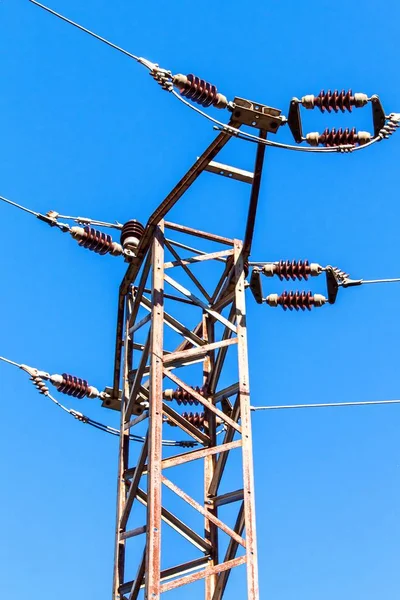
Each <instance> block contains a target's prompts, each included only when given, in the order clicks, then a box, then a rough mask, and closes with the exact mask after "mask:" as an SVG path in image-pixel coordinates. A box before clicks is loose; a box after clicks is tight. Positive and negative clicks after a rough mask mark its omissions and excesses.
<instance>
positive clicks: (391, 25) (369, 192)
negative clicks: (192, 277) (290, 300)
mask: <svg viewBox="0 0 400 600" xmlns="http://www.w3.org/2000/svg"><path fill="white" fill-rule="evenodd" d="M51 6H52V7H53V8H54V9H56V10H59V11H60V12H64V13H66V14H67V15H68V16H69V17H71V18H72V19H75V20H77V21H79V22H81V23H83V24H84V25H86V26H88V27H89V28H92V29H94V30H96V31H98V32H99V33H100V34H102V35H104V36H105V37H108V38H110V39H112V40H113V41H114V42H116V43H118V44H120V45H121V46H124V47H126V48H127V49H129V50H131V51H133V52H134V53H137V54H139V55H142V56H146V57H148V58H150V59H151V60H153V61H155V62H158V63H160V64H161V65H162V66H165V67H166V68H169V69H171V70H172V71H173V72H183V73H189V72H194V73H196V74H199V75H200V76H203V77H205V78H206V79H208V80H210V81H212V82H213V83H215V84H216V85H217V86H218V88H219V89H220V90H221V91H222V92H223V93H226V94H227V95H228V96H229V97H230V98H232V97H233V96H234V95H238V96H242V97H249V98H251V99H253V100H257V101H259V102H263V103H265V104H269V105H271V106H277V107H280V108H282V109H283V111H284V112H286V111H287V109H288V105H289V101H290V98H291V97H292V96H301V95H303V94H307V93H318V92H319V91H320V89H322V88H332V89H333V88H336V87H338V88H340V89H341V88H342V87H344V88H349V87H351V88H352V89H353V90H354V91H360V92H366V93H368V94H373V93H378V94H380V96H381V99H382V101H383V104H384V106H385V108H386V111H387V112H392V111H400V84H399V78H398V56H399V35H400V26H399V22H400V5H399V4H398V2H395V1H394V0H392V1H388V2H384V3H376V2H370V1H366V2H363V3H357V2H353V3H346V4H343V3H340V2H336V3H332V2H326V1H322V2H321V1H320V2H314V1H310V2H307V3H279V2H273V3H272V2H263V3H258V4H257V5H256V4H253V5H252V4H249V3H247V4H246V3H244V4H243V2H239V1H237V0H231V1H230V2H225V1H221V2H216V3H205V4H204V3H203V4H201V3H200V4H199V3H193V2H188V1H181V2H175V3H174V2H172V3H171V2H153V3H150V2H146V3H140V2H139V3H138V2H129V1H128V0H114V1H113V2H109V1H105V0H97V1H94V0H86V2H79V1H78V0H69V1H67V0H52V3H51ZM0 48H1V56H2V59H1V60H0V78H1V82H2V93H1V94H0V122H1V129H0V135H1V144H0V153H1V158H0V181H1V185H0V193H1V194H2V195H5V196H8V197H10V198H12V199H13V200H15V201H17V202H21V203H22V204H25V205H28V206H30V207H32V208H35V209H37V210H40V211H42V212H46V211H47V210H49V209H55V210H58V211H59V212H63V213H64V214H65V213H67V214H80V215H84V216H92V217H96V218H98V219H103V220H115V219H117V220H118V221H122V222H123V221H124V220H127V219H129V218H139V219H141V220H142V221H146V220H147V217H148V216H149V214H150V212H151V211H152V210H153V209H154V208H155V207H156V205H157V204H158V203H159V202H160V201H161V200H162V199H163V197H164V196H165V195H166V194H167V193H168V191H169V190H170V189H171V187H172V186H173V185H174V184H175V183H176V181H177V180H178V178H179V177H180V176H181V175H182V174H183V173H184V172H185V170H186V169H187V168H188V167H189V166H190V165H191V163H192V162H193V160H194V159H195V158H196V156H198V155H199V154H200V152H201V151H202V150H203V149H204V148H205V147H206V145H207V144H208V143H209V142H210V141H211V140H212V138H213V136H214V135H215V133H214V132H213V130H212V127H211V126H210V124H209V123H207V122H206V121H203V120H202V119H201V118H200V117H197V116H196V115H195V114H194V113H193V112H191V111H189V110H188V109H186V108H185V107H183V106H182V105H181V104H180V103H178V102H176V101H175V100H174V99H173V98H172V97H170V96H168V94H166V93H164V92H163V91H162V90H161V89H160V88H159V87H158V86H157V85H156V84H155V83H154V82H153V81H152V80H151V79H150V77H149V76H148V75H147V73H146V71H145V70H142V69H141V67H140V66H138V65H136V64H135V63H133V62H132V61H130V60H129V59H128V58H125V57H124V56H122V55H120V54H118V53H117V52H114V51H112V50H111V49H109V48H107V47H106V46H104V45H102V44H100V43H99V42H96V41H95V40H93V39H91V38H89V37H88V36H85V35H84V34H82V33H80V32H78V31H76V30H74V29H73V28H71V27H68V26H67V25H66V24H64V23H61V22H59V21H57V20H56V19H55V18H53V17H51V16H50V15H48V14H46V13H44V12H43V11H41V10H40V9H38V8H36V7H35V6H33V5H31V4H30V3H29V2H28V1H27V0H13V1H11V0H4V2H2V3H1V4H0ZM216 116H221V113H219V112H218V113H216ZM305 122H306V129H307V130H308V131H310V130H316V129H317V130H320V131H321V129H322V128H324V127H325V126H329V127H340V126H348V125H351V126H352V125H353V124H354V125H355V126H356V127H357V128H358V129H367V130H368V129H369V130H371V118H370V109H369V108H367V109H364V110H363V111H357V112H355V113H353V115H352V116H351V115H343V116H342V115H341V114H340V115H337V116H335V115H332V116H329V117H327V116H325V117H322V116H321V115H320V114H316V112H312V113H307V114H306V115H305ZM279 139H280V140H286V141H289V140H290V137H289V132H288V131H282V133H281V134H280V135H279ZM399 150H400V134H398V135H397V136H396V135H395V136H394V137H393V138H392V139H391V140H389V141H387V142H384V143H381V144H378V145H376V146H374V147H372V148H371V149H370V150H368V151H365V152H358V153H355V154H354V155H349V156H340V155H334V156H314V155H306V154H300V153H290V152H285V151H281V150H274V149H271V150H268V152H267V159H266V169H265V176H264V180H263V185H262V192H261V198H260V211H259V218H258V222H257V227H256V234H255V243H254V250H253V254H252V259H253V260H280V259H287V258H290V259H293V258H296V259H301V258H302V259H304V258H308V259H309V260H311V261H317V262H320V263H321V264H323V265H325V264H334V265H338V266H340V267H341V268H343V269H345V270H347V271H348V272H350V274H351V275H353V276H354V277H364V278H375V277H395V276H400V266H399V260H398V259H399V245H398V231H399V227H398V221H399V216H400V210H399V194H398V164H399ZM253 154H254V147H253V146H252V145H250V144H246V143H245V142H240V141H238V140H235V141H233V142H232V144H231V148H230V149H229V150H228V149H227V151H226V153H225V155H224V156H223V155H221V159H223V160H226V161H227V162H230V163H231V164H234V165H235V166H238V167H242V168H246V169H251V167H252V161H253ZM245 192H246V190H244V188H243V185H241V184H235V183H234V182H230V181H227V180H225V179H219V178H217V177H213V176H212V175H209V174H205V175H204V177H203V178H202V179H201V180H200V181H199V182H198V184H197V185H196V186H195V187H194V188H193V190H192V191H191V192H190V194H188V196H187V197H185V199H184V200H183V201H182V202H181V204H180V205H179V206H178V207H177V208H176V210H174V213H173V217H174V219H175V220H176V221H179V222H184V223H187V224H189V225H192V226H197V227H199V228H209V229H210V230H211V231H212V230H214V231H220V232H221V233H223V234H226V235H231V236H234V235H240V234H241V231H242V226H243V219H244V211H245V205H246V195H245ZM0 212H1V235H2V261H1V265H2V268H1V273H2V292H1V306H2V311H1V326H0V332H1V333H0V354H4V355H6V356H9V357H10V358H12V359H14V360H17V361H20V362H24V363H27V364H30V365H33V366H37V367H38V368H41V369H44V370H47V371H50V372H63V371H67V372H70V373H74V374H77V375H80V376H82V377H85V378H87V379H88V380H89V381H90V382H91V383H92V384H94V385H96V386H98V387H99V388H100V389H102V388H103V387H104V386H105V385H108V384H109V383H110V381H111V375H112V360H113V345H114V326H115V314H116V300H117V289H118V284H119V282H120V279H121V277H122V275H123V272H124V268H125V267H124V263H123V262H122V261H120V260H118V259H115V258H113V257H109V256H106V257H100V256H98V255H95V254H93V253H91V252H88V251H85V250H83V249H81V248H79V247H78V245H77V244H76V243H74V242H73V241H72V239H71V238H70V237H69V236H67V235H63V234H61V233H60V232H58V231H55V230H52V229H50V228H48V227H46V225H45V224H43V223H40V222H38V221H35V219H33V218H30V217H29V216H28V215H26V214H24V213H22V212H19V211H17V210H15V209H12V208H11V207H8V206H6V205H2V206H0ZM278 283H279V282H278ZM264 285H265V287H266V288H268V290H269V291H271V292H274V291H277V290H280V289H281V287H280V286H279V285H278V284H277V283H276V282H275V281H271V282H268V281H265V283H264ZM290 287H292V286H290ZM293 287H294V286H293ZM307 289H308V286H307ZM312 289H313V290H317V291H322V289H323V281H317V282H314V281H313V282H312ZM399 301H400V286H397V285H392V286H389V285H388V286H369V287H367V286H365V288H357V289H349V290H343V291H342V293H341V294H340V295H339V298H338V302H337V304H336V305H335V306H333V307H325V308H323V309H320V310H319V311H314V312H312V313H309V314H296V313H295V314H292V313H284V312H283V311H281V310H274V309H272V308H269V307H265V306H262V307H260V306H258V305H255V303H254V302H253V301H252V298H251V297H250V296H249V297H248V312H249V328H250V333H249V336H250V358H251V376H252V403H253V404H259V405H261V404H269V403H270V404H281V403H282V404H283V403H304V402H334V401H351V400H372V399H391V398H398V397H399V396H400V382H399V377H398V373H399V368H398V352H397V349H398V340H399V337H400V320H399V318H398V310H397V307H398V306H399ZM0 383H1V388H0V389H1V400H2V401H1V422H2V435H1V438H0V466H1V472H2V481H3V492H2V496H1V500H0V515H1V516H0V532H1V539H2V543H1V544H0V595H1V596H2V597H4V598H6V597H12V598H14V599H15V600H22V599H24V600H25V599H29V600H36V599H39V598H40V600H50V598H51V599H53V598H54V595H55V594H56V595H57V598H58V600H67V599H68V600H69V599H70V598H74V600H83V599H85V600H86V599H91V598H96V600H106V599H108V598H110V590H111V575H112V560H113V530H114V511H115V481H116V466H117V441H116V439H114V438H112V437H108V436H106V435H104V434H102V433H100V432H97V431H95V430H91V429H90V428H89V427H87V426H83V425H81V424H79V423H77V422H76V421H74V420H73V419H70V418H69V417H68V416H66V415H64V414H63V413H62V412H61V411H59V410H57V409H56V407H54V406H53V405H51V403H50V402H49V401H48V400H47V399H45V398H43V397H41V396H39V395H38V394H37V393H36V391H35V390H34V389H33V387H32V386H31V384H30V382H29V381H28V378H27V377H26V376H25V375H24V374H23V373H21V372H19V371H18V370H16V369H13V368H11V367H7V366H6V365H4V364H3V366H0ZM74 406H75V408H77V410H84V411H85V412H88V413H90V414H91V415H92V416H93V417H95V418H99V419H100V418H102V419H104V420H108V422H115V420H116V419H115V417H114V416H113V415H109V414H108V413H104V412H103V410H102V409H100V408H99V407H98V404H97V403H96V402H95V401H91V402H90V401H88V400H87V401H83V402H82V403H78V402H77V403H76V404H75V405H74ZM399 411H400V407H398V406H385V407H367V408H341V409H320V410H310V411H284V412H283V411H282V412H279V413H261V414H257V416H255V417H254V418H253V422H254V447H255V469H256V492H257V509H258V540H259V561H260V585H261V598H263V599H264V598H273V599H274V600H321V598H323V599H324V600H337V598H341V600H354V599H355V598H363V600H376V599H377V598H384V599H387V600H395V599H396V598H399V595H400V585H399V584H400V582H399V572H398V556H399V550H400V542H399V539H400V525H399V523H400V511H399V506H400V503H399V500H400V486H399V483H400V480H399V477H400V448H399V443H398V440H399V431H398V430H399V424H400V412H399ZM173 559H174V556H173V548H172V547H171V564H173V563H174V560H173ZM238 589H239V588H238ZM187 591H189V590H187ZM197 593H198V592H197V588H196V589H195V590H194V592H193V594H192V596H191V597H192V598H193V600H197V599H198V598H199V599H200V598H201V597H202V595H201V594H200V593H198V595H196V594H197ZM243 595H244V594H243V592H242V591H241V592H240V593H237V594H236V596H235V593H233V595H232V596H231V597H232V598H235V597H237V598H238V597H243ZM172 597H174V598H176V599H178V598H181V597H183V596H182V593H178V592H176V595H174V593H172ZM185 597H186V596H185Z"/></svg>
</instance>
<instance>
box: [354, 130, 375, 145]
mask: <svg viewBox="0 0 400 600" xmlns="http://www.w3.org/2000/svg"><path fill="white" fill-rule="evenodd" d="M371 138H372V135H371V134H370V133H369V131H359V132H358V133H357V139H358V143H359V144H360V146H361V145H362V144H367V143H368V142H370V141H371Z"/></svg>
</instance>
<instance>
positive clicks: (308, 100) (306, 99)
mask: <svg viewBox="0 0 400 600" xmlns="http://www.w3.org/2000/svg"><path fill="white" fill-rule="evenodd" d="M314 102H315V96H314V95H313V94H308V96H303V97H302V99H301V103H302V105H303V106H304V108H314Z"/></svg>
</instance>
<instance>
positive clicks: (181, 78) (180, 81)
mask: <svg viewBox="0 0 400 600" xmlns="http://www.w3.org/2000/svg"><path fill="white" fill-rule="evenodd" d="M188 81H189V80H188V78H187V77H186V75H182V73H178V74H177V75H174V77H173V79H172V82H173V84H174V85H175V86H176V87H177V88H179V89H182V88H183V87H184V86H185V85H186V84H187V83H188Z"/></svg>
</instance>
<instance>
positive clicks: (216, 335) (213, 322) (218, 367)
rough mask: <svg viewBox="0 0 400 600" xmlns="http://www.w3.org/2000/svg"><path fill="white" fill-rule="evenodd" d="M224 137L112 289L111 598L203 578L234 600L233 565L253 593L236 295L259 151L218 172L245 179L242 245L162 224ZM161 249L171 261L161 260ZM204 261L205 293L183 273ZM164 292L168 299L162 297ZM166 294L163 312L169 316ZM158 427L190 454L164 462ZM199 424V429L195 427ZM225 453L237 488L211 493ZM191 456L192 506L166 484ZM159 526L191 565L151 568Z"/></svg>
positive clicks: (240, 310) (242, 315) (213, 599)
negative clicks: (198, 381)
mask: <svg viewBox="0 0 400 600" xmlns="http://www.w3.org/2000/svg"><path fill="white" fill-rule="evenodd" d="M235 125H240V122H239V123H235ZM260 135H261V136H262V137H263V138H264V139H265V137H266V132H265V131H264V130H262V131H261V132H260ZM228 140H229V136H228V135H227V134H226V133H221V134H220V135H219V136H218V137H217V138H216V140H215V141H214V142H213V143H212V144H211V146H210V147H209V148H208V149H207V150H206V151H205V153H204V154H203V155H202V157H200V159H198V161H197V162H196V163H195V164H194V166H193V167H192V168H191V169H190V170H189V171H188V173H187V174H186V175H185V176H184V177H183V178H182V180H181V181H180V182H179V183H178V185H177V186H176V187H175V188H174V190H173V191H172V192H171V194H169V196H168V197H167V198H166V199H165V201H164V202H163V203H162V204H161V205H160V207H159V208H158V209H157V211H156V212H155V213H154V214H153V216H152V217H151V218H150V219H149V222H148V224H147V226H146V229H145V234H144V236H143V238H142V240H141V242H140V244H139V248H138V251H137V256H136V258H135V259H134V260H133V262H132V263H131V265H130V266H129V268H128V271H127V274H126V276H125V278H124V280H123V282H122V285H121V288H120V300H119V311H118V327H117V346H116V361H115V362H116V364H115V381H114V384H115V388H114V390H115V391H114V406H113V407H114V408H117V405H116V402H117V401H116V400H115V399H116V398H117V393H118V390H119V381H120V378H121V380H122V381H123V385H122V398H121V403H120V408H121V430H120V431H121V436H120V448H119V469H118V501H117V525H116V548H115V566H114V584H113V600H122V599H124V598H126V599H129V600H134V599H135V598H138V597H139V593H140V590H141V588H143V587H144V588H145V598H148V599H150V598H151V599H153V598H154V599H157V598H160V594H161V593H162V592H167V591H169V590H174V589H176V588H178V587H180V586H183V585H188V584H190V583H192V582H195V581H199V580H204V590H205V596H204V597H205V599H206V600H220V599H221V598H228V597H232V598H233V597H234V593H235V592H234V591H233V595H232V594H231V595H229V594H228V593H227V592H226V590H227V589H228V590H229V587H228V588H227V583H228V579H229V576H230V573H231V570H232V569H233V568H235V567H238V566H240V565H245V569H246V570H247V590H248V592H247V594H248V595H247V598H248V600H258V598H259V592H258V573H257V548H256V527H255V501H254V481H253V457H252V435H251V421H250V390H249V376H248V357H247V328H246V306H245V296H244V293H245V272H246V274H247V268H246V263H247V258H248V254H249V250H250V247H251V240H252V235H253V229H254V219H255V213H256V207H257V201H258V195H259V189H260V181H261V173H262V165H263V159H264V152H265V146H263V145H261V144H260V145H259V146H258V150H257V156H256V166H255V172H254V174H252V173H247V174H246V175H245V173H244V172H239V171H237V170H233V169H231V168H230V167H227V166H225V165H224V170H225V171H226V174H227V175H228V174H229V173H231V176H233V177H234V178H241V179H242V180H247V181H248V183H250V184H251V193H250V205H249V213H248V220H247V225H246V233H245V241H244V243H242V242H241V241H239V240H232V239H229V238H224V237H222V236H220V235H213V234H211V233H208V232H202V231H198V230H194V229H191V228H190V227H185V226H180V225H177V224H175V223H169V222H164V220H163V217H164V216H165V215H166V213H167V212H168V211H169V210H170V209H171V208H172V206H173V205H174V204H175V203H176V202H177V200H178V199H179V198H180V197H181V196H182V194H183V193H184V192H185V191H186V190H187V189H188V187H189V186H190V185H191V183H193V181H195V179H196V178H197V177H198V176H199V175H200V173H201V172H202V171H204V170H213V169H214V170H215V164H219V163H213V162H212V158H214V157H215V155H216V154H217V153H218V152H219V151H220V150H221V148H222V147H223V146H224V145H225V144H226V142H227V141H228ZM218 168H220V165H219V167H218ZM244 178H247V179H244ZM166 230H174V231H175V232H179V234H180V235H181V239H182V236H183V237H184V238H187V240H188V241H187V242H186V243H182V242H180V243H179V244H178V246H180V247H181V248H186V249H192V250H196V254H195V255H194V256H192V257H191V258H189V259H182V258H181V257H180V255H179V254H178V251H177V249H176V246H175V247H174V245H173V244H172V243H171V242H170V241H168V238H167V237H166V235H165V231H166ZM193 236H194V237H195V238H197V240H201V242H204V241H206V242H207V244H208V246H209V245H210V243H212V245H213V247H214V248H213V249H212V251H211V252H210V251H209V250H208V251H204V250H201V249H199V250H197V249H193V248H192V247H191V246H190V241H191V240H190V238H191V239H193ZM196 245H198V244H196ZM167 252H168V254H169V255H170V257H171V258H172V260H169V261H167V259H166V258H165V256H166V253H167ZM210 263H213V268H214V270H215V269H218V270H219V273H218V283H217V284H216V286H214V288H213V289H212V290H206V289H205V287H203V285H202V284H201V283H200V281H199V279H198V278H197V277H196V276H195V275H194V274H193V272H192V270H191V267H193V266H194V265H195V264H196V265H197V268H201V269H203V270H204V272H205V273H206V277H207V269H209V268H210ZM179 268H180V269H182V270H183V271H185V273H186V275H188V276H189V277H190V281H191V284H192V287H193V289H187V288H186V287H185V286H183V285H181V284H180V283H178V282H177V281H176V280H175V279H174V278H173V277H172V276H170V275H169V272H171V271H172V272H174V269H175V270H176V269H179ZM148 282H151V283H148ZM165 286H168V287H169V288H170V289H171V290H172V291H173V292H174V293H173V294H171V293H168V292H166V291H165ZM206 287H207V286H206ZM149 288H150V289H149ZM199 291H200V294H199ZM196 294H198V295H202V296H203V297H205V298H206V299H207V301H206V302H205V301H203V300H201V299H200V298H199V297H198V295H196ZM166 298H167V299H168V303H169V306H170V307H171V308H169V309H168V311H167V310H166V308H165V300H166ZM182 301H183V302H184V303H185V304H187V305H190V306H191V307H192V309H193V310H195V311H196V312H197V314H198V316H197V318H196V323H197V325H196V327H194V328H189V327H187V326H186V325H185V324H184V323H183V322H181V320H180V319H179V320H178V318H177V315H179V311H180V303H181V302H182ZM141 306H142V307H144V308H146V309H147V310H148V311H149V316H148V317H147V318H144V319H141V320H139V319H138V312H139V308H140V307H141ZM165 327H169V328H172V329H173V330H174V331H175V332H177V333H178V334H179V336H180V337H181V343H180V344H179V345H177V347H176V348H175V349H174V350H173V351H170V348H167V347H166V344H165V337H164V329H165ZM144 330H146V333H145V338H144V339H145V341H144V343H142V344H139V343H137V342H136V335H137V333H139V332H141V335H143V332H144ZM122 350H123V352H122ZM228 352H229V354H230V356H233V354H234V355H235V362H236V365H237V366H236V373H237V374H235V376H233V375H232V372H233V369H232V367H231V364H232V363H229V366H228V365H227V355H228ZM196 363H200V364H201V365H202V373H203V375H202V377H203V381H202V386H201V388H197V390H196V389H194V386H193V382H191V381H190V379H188V376H187V375H186V371H187V367H188V366H191V365H193V364H196ZM189 372H190V371H189ZM181 373H182V375H181ZM221 378H223V379H224V380H227V381H229V383H228V384H227V385H225V386H224V387H223V389H219V382H220V380H221ZM168 380H169V383H170V384H171V383H172V385H173V386H175V388H176V389H177V390H179V393H178V394H177V393H176V392H175V393H174V392H173V391H172V390H171V391H170V392H169V396H168V392H166V387H165V382H168ZM217 390H218V391H217ZM174 397H175V398H177V399H182V400H181V401H185V400H186V401H187V402H189V400H190V402H189V403H194V404H197V405H199V406H200V408H201V409H202V410H203V411H204V415H201V416H200V417H199V416H196V415H193V417H192V418H191V417H190V416H189V415H187V414H186V415H182V414H180V413H179V412H178V411H177V410H175V407H174V405H173V403H170V402H169V401H168V400H173V399H174ZM143 401H147V402H148V403H149V410H148V413H143V414H140V413H142V411H143V409H142V408H141V407H140V406H141V403H142V402H143ZM147 417H148V418H147ZM145 419H146V420H147V432H146V441H145V443H144V445H143V447H142V449H141V452H140V454H139V456H138V458H137V461H136V464H132V463H131V462H130V458H129V457H130V445H131V444H130V441H129V433H130V431H131V428H132V427H134V426H135V425H136V424H137V423H142V426H143V421H144V420H145ZM196 419H197V422H196ZM199 419H200V421H199ZM166 421H168V422H169V424H173V425H175V426H176V427H177V428H178V430H181V433H182V432H184V433H185V434H186V437H187V436H189V439H191V440H193V441H194V442H196V443H197V444H198V447H196V448H195V449H193V450H187V449H182V451H181V453H179V454H177V455H174V456H171V457H168V458H163V453H162V438H163V429H164V430H165V427H166ZM199 422H201V424H202V425H203V427H201V428H199ZM221 427H223V430H224V431H223V435H222V436H218V437H217V435H216V433H217V429H221ZM164 437H165V435H164ZM230 453H232V454H233V453H240V455H241V462H242V475H241V481H242V485H241V487H240V488H239V489H234V490H231V489H230V490H229V491H228V492H224V493H221V492H220V488H221V483H223V482H224V481H225V480H226V481H228V487H229V469H228V464H227V462H228V456H229V454H230ZM197 461H202V462H203V465H204V468H203V473H204V475H203V479H202V481H201V490H200V493H199V495H198V497H197V499H194V498H193V497H192V496H191V495H189V494H188V493H187V492H186V491H185V490H184V489H181V488H180V487H178V486H177V485H176V484H175V483H174V482H173V481H174V476H175V473H176V472H178V470H179V467H180V466H181V465H183V464H186V465H193V464H194V463H195V462H197ZM225 487H226V485H225ZM166 489H168V490H169V491H172V492H173V493H174V495H175V496H178V497H179V498H180V499H181V500H183V501H184V502H185V503H186V504H187V505H189V506H190V507H192V509H194V511H197V513H198V514H199V515H200V517H201V518H202V520H203V525H202V531H196V530H194V529H193V528H192V527H189V526H188V525H187V524H186V523H185V522H184V520H182V517H181V514H180V512H178V511H177V510H176V509H175V510H174V509H173V510H169V508H167V507H165V506H164V504H163V491H164V490H166ZM135 503H139V504H141V505H144V506H145V507H146V520H145V523H143V522H137V521H135V518H134V516H133V515H132V518H131V513H132V510H133V507H134V506H135ZM231 503H232V504H233V503H235V504H234V506H235V507H236V518H235V522H234V524H233V525H228V524H227V523H225V522H224V521H223V520H221V518H219V510H220V507H222V506H224V505H227V504H231ZM128 521H129V525H128ZM167 526H169V527H170V528H172V529H174V530H175V532H177V533H178V534H180V536H181V537H182V538H185V540H186V544H187V545H188V547H190V546H192V548H193V547H194V548H195V549H196V552H197V555H198V556H197V557H196V558H194V559H193V560H189V561H187V560H185V556H184V554H183V557H182V558H181V560H180V561H178V562H177V564H175V565H168V568H162V563H164V560H163V556H162V551H161V548H162V546H161V539H162V532H163V531H164V527H167ZM138 536H141V537H142V538H143V540H144V541H143V542H142V548H143V550H142V556H141V559H140V560H139V564H138V566H137V569H136V572H133V573H132V572H131V570H132V566H131V564H128V563H129V561H127V559H126V553H127V548H128V545H129V543H130V540H131V539H132V538H136V539H137V538H138ZM223 536H227V539H228V543H227V547H226V550H225V551H224V554H223V555H222V556H220V552H219V548H220V547H221V537H223ZM242 571H243V569H242Z"/></svg>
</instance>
